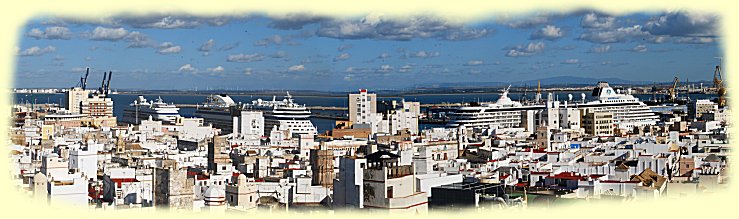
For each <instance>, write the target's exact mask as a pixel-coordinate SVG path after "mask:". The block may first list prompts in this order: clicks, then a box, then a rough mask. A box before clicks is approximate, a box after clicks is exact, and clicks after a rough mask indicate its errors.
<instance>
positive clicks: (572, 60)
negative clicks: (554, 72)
mask: <svg viewBox="0 0 739 219" xmlns="http://www.w3.org/2000/svg"><path fill="white" fill-rule="evenodd" d="M577 63H580V60H579V59H566V60H564V61H562V64H577Z"/></svg>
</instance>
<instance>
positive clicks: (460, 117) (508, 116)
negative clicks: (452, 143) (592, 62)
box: [447, 82, 659, 130]
mask: <svg viewBox="0 0 739 219" xmlns="http://www.w3.org/2000/svg"><path fill="white" fill-rule="evenodd" d="M502 92H503V93H502V94H501V95H500V98H499V99H498V100H497V101H496V102H494V103H480V104H479V105H476V106H464V107H460V108H458V109H457V110H455V111H454V112H452V113H450V121H449V123H447V127H459V126H461V125H464V126H465V127H466V128H487V127H496V126H497V127H500V128H515V127H521V124H522V123H521V122H522V119H523V115H522V113H523V112H525V111H528V110H544V109H546V105H538V104H533V105H524V104H521V103H520V102H517V101H513V100H511V99H510V98H509V97H508V89H504V90H503V91H502ZM630 93H631V92H630V91H626V92H621V91H616V90H614V89H613V88H611V87H610V86H609V85H608V83H607V82H598V85H597V86H596V87H595V88H594V89H593V93H592V97H593V99H594V100H591V101H586V100H585V99H584V98H585V95H584V94H583V101H582V102H580V103H574V104H571V105H569V107H574V108H576V109H579V110H589V111H592V112H610V113H612V114H613V123H614V125H617V126H618V127H619V128H620V129H626V130H631V129H633V128H634V127H643V126H646V125H655V124H656V123H657V121H658V120H659V116H657V115H656V114H655V113H654V112H653V111H652V110H651V109H650V108H649V107H648V106H647V105H646V104H645V103H643V102H641V101H640V100H639V98H636V97H634V96H632V95H631V94H630ZM550 101H551V100H550ZM556 103H559V101H557V102H556ZM559 105H560V108H561V107H562V106H564V105H562V104H559ZM565 107H566V106H565Z"/></svg>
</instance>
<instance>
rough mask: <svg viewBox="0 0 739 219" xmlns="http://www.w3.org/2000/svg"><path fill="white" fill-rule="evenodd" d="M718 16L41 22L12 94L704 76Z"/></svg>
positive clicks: (30, 32) (31, 32)
mask: <svg viewBox="0 0 739 219" xmlns="http://www.w3.org/2000/svg"><path fill="white" fill-rule="evenodd" d="M719 21H720V19H719V18H718V17H716V16H714V15H710V14H699V13H690V12H685V11H674V12H663V13H650V14H630V15H622V16H612V15H608V14H604V13H600V12H597V11H578V12H572V13H567V14H555V13H543V12H542V13H532V14H529V15H526V16H520V17H507V18H503V17H494V18H491V19H488V20H481V21H476V22H466V23H463V22H455V21H452V20H448V19H445V18H444V17H440V16H435V15H428V14H426V15H413V16H409V17H405V18H394V17H388V16H384V15H382V14H380V13H372V14H366V15H363V16H356V17H352V18H333V17H324V16H314V15H310V14H285V15H277V16H271V17H270V16H263V15H244V16H224V17H193V16H187V15H166V14H163V15H147V16H140V17H123V16H119V17H107V18H99V19H94V20H80V19H75V18H61V17H41V18H37V19H34V20H31V21H29V22H28V24H27V25H26V26H25V27H24V28H23V29H22V30H21V31H20V32H21V34H22V36H20V43H19V45H18V46H17V48H16V57H17V63H18V65H17V69H16V74H15V78H14V79H15V87H23V88H26V87H71V86H74V85H75V84H76V83H77V81H78V80H79V77H81V76H83V74H84V69H85V67H90V69H91V74H90V78H89V79H88V81H89V82H90V83H89V84H88V86H90V87H93V88H94V87H97V86H100V85H99V84H100V80H101V79H102V72H103V71H113V75H114V78H113V81H112V82H111V87H112V88H113V89H199V90H204V89H209V88H210V89H215V88H218V89H243V90H262V89H292V90H299V89H307V90H332V91H336V90H343V91H346V90H355V89H357V88H369V89H403V88H408V87H413V86H415V85H419V84H434V83H447V82H510V81H522V80H532V79H539V78H547V77H553V76H579V77H589V78H610V77H616V78H622V79H628V80H635V81H662V82H666V81H671V80H672V78H673V77H674V76H675V75H678V76H679V77H680V78H681V79H685V78H688V79H689V80H691V81H698V80H710V79H711V77H712V67H713V66H714V65H716V64H717V63H718V59H716V58H714V57H717V56H721V54H722V53H723V52H722V51H721V49H720V37H719V34H718V33H717V32H718V31H717V29H718V28H717V27H718V26H719V24H718V22H719Z"/></svg>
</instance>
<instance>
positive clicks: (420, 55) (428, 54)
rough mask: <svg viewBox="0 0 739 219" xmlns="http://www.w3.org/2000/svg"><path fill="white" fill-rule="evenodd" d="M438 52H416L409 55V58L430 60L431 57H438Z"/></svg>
mask: <svg viewBox="0 0 739 219" xmlns="http://www.w3.org/2000/svg"><path fill="white" fill-rule="evenodd" d="M439 54H440V53H439V52H431V51H423V50H421V51H418V52H416V53H413V54H411V55H410V57H414V58H431V57H437V56H439Z"/></svg>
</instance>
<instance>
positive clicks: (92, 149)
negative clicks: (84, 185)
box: [69, 142, 102, 180]
mask: <svg viewBox="0 0 739 219" xmlns="http://www.w3.org/2000/svg"><path fill="white" fill-rule="evenodd" d="M100 147H102V144H98V143H93V142H88V143H87V147H85V148H76V149H72V150H70V151H69V169H75V170H77V171H79V172H80V173H82V174H83V175H84V176H85V177H86V178H85V180H88V179H96V178H97V171H98V148H100Z"/></svg>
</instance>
